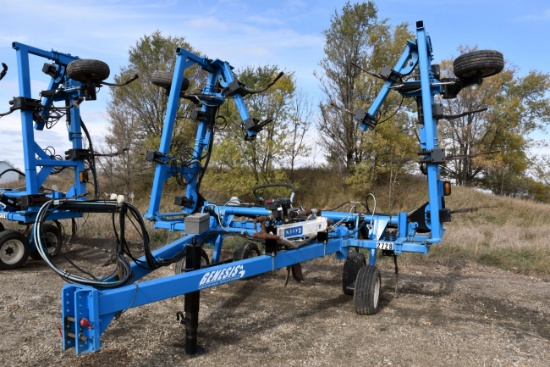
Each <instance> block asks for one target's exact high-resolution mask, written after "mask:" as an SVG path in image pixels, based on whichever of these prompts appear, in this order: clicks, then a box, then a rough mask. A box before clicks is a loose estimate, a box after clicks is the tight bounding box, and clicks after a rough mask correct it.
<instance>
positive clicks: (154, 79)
mask: <svg viewBox="0 0 550 367" xmlns="http://www.w3.org/2000/svg"><path fill="white" fill-rule="evenodd" d="M151 83H153V84H154V85H156V86H158V87H161V88H164V89H166V90H167V91H170V88H172V73H171V72H170V71H163V70H156V71H153V73H152V74H151ZM187 88H189V79H187V78H183V81H182V83H181V91H182V92H183V91H186V90H187Z"/></svg>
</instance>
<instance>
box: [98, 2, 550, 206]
mask: <svg viewBox="0 0 550 367" xmlns="http://www.w3.org/2000/svg"><path fill="white" fill-rule="evenodd" d="M323 34H324V37H325V46H324V57H323V58H322V59H321V60H320V61H319V64H318V69H317V70H316V71H315V76H316V77H317V79H318V80H319V82H320V88H321V95H322V98H321V100H320V101H318V102H313V101H312V99H311V98H310V97H309V95H308V92H307V91H303V90H301V89H300V88H299V86H298V85H297V82H296V78H295V75H294V72H293V71H291V70H290V71H288V70H285V69H282V68H281V67H280V66H278V65H264V66H256V67H245V68H243V69H241V70H236V76H237V78H238V80H239V81H240V82H242V83H243V84H245V85H247V86H248V87H249V88H251V89H254V88H256V89H259V88H261V87H262V86H265V85H267V84H268V83H269V82H270V81H271V80H273V79H274V78H275V77H276V75H277V74H279V72H281V71H284V72H285V75H284V76H283V77H282V78H281V79H279V80H278V81H277V83H276V84H275V85H273V86H272V87H271V88H270V89H268V90H267V91H266V92H264V93H261V94H256V95H252V96H250V97H249V98H248V99H247V101H246V103H247V106H248V108H249V110H250V114H251V115H252V116H254V117H257V118H262V119H265V118H272V119H273V120H274V122H273V123H271V124H269V125H267V126H266V128H265V130H264V131H262V132H261V133H260V134H259V135H258V138H257V139H256V140H255V141H252V142H248V141H244V139H243V132H242V128H241V121H240V119H239V118H238V113H237V111H236V110H235V109H234V107H232V104H228V103H226V104H224V105H223V106H222V107H221V108H220V110H219V112H218V117H217V121H216V126H217V128H216V134H215V144H214V149H213V152H212V156H211V158H210V164H209V171H208V173H207V175H206V176H205V179H204V184H203V187H205V186H208V187H210V188H211V189H212V190H214V191H216V192H219V193H222V194H226V195H229V196H234V195H242V194H245V193H247V192H250V189H251V188H252V187H253V186H256V185H259V184H263V183H273V182H293V183H295V184H299V182H297V178H296V177H295V172H296V169H297V168H299V167H303V166H304V164H305V165H307V163H299V162H307V161H308V160H309V161H311V159H310V158H311V157H310V155H311V154H312V146H313V144H318V145H320V146H321V147H322V148H323V152H324V156H325V161H326V163H323V169H324V170H326V169H329V170H330V171H331V172H334V174H337V175H339V176H340V177H341V178H342V180H341V187H340V188H337V189H345V188H347V187H354V188H361V187H362V188H365V189H366V188H368V187H370V186H371V185H373V184H375V183H381V182H383V183H385V184H386V185H387V186H388V188H389V190H390V192H391V190H392V189H393V187H394V185H395V183H396V182H397V181H398V179H399V178H400V177H403V175H404V174H405V173H408V174H411V173H417V172H419V169H418V165H417V164H415V160H417V159H418V156H417V150H418V143H417V139H418V138H417V135H416V129H417V123H418V121H417V117H416V105H415V104H414V101H412V100H407V99H403V98H402V97H401V96H400V95H399V94H398V93H391V94H390V96H389V97H388V98H387V99H386V102H385V105H384V106H383V108H382V109H381V112H380V116H378V118H379V121H381V122H383V123H380V124H379V125H378V126H377V127H376V129H374V130H371V131H367V132H362V131H361V130H360V129H359V126H358V121H356V120H354V118H353V114H352V112H355V111H357V110H358V109H360V108H361V109H364V110H367V109H368V108H369V106H370V104H371V103H372V101H373V100H374V98H375V96H376V94H377V93H378V91H379V90H380V87H381V85H382V83H383V80H380V79H379V78H376V77H373V76H372V74H376V72H378V71H379V70H380V69H381V68H382V67H383V66H384V65H389V66H393V65H394V64H395V62H396V60H397V59H398V58H399V56H400V55H401V53H402V52H403V49H404V47H405V45H406V42H407V40H409V39H414V35H413V33H411V31H410V30H409V25H408V24H405V23H403V24H398V25H396V26H391V25H390V24H389V20H388V19H380V18H379V17H378V10H377V7H376V4H375V2H374V1H367V2H357V3H351V2H348V3H346V4H345V5H344V6H343V7H342V9H337V10H335V11H334V13H333V15H332V16H331V19H330V26H329V27H328V28H327V29H325V30H324V31H323ZM176 47H183V48H185V49H187V50H189V51H191V52H194V53H197V54H200V50H198V49H195V48H194V47H193V46H192V45H190V44H189V43H188V42H187V41H186V39H185V38H184V37H183V36H178V37H173V36H166V35H163V34H162V33H161V32H160V31H156V32H154V33H153V34H150V35H144V36H143V37H142V38H140V39H139V40H138V41H137V42H136V44H135V45H134V46H132V47H131V48H130V50H129V63H128V65H127V66H124V67H122V68H121V70H120V72H119V73H118V74H117V75H116V77H115V81H116V82H120V81H123V80H126V79H128V78H129V77H131V76H133V75H134V74H136V73H137V74H139V76H140V78H139V79H138V82H134V83H132V84H130V85H128V86H126V87H125V88H117V89H112V90H111V100H110V102H109V104H108V107H107V114H108V119H109V122H110V127H109V129H108V133H107V135H106V139H105V145H106V146H105V147H104V150H106V151H111V152H117V151H122V149H128V151H127V152H126V153H124V154H120V155H117V156H114V157H106V158H103V159H102V160H101V167H102V171H103V176H104V177H106V179H107V184H108V185H110V186H111V188H113V189H114V188H118V189H124V190H127V191H128V192H130V191H134V190H139V189H140V187H136V185H143V187H142V188H146V187H150V185H149V184H150V182H151V181H152V176H153V170H152V166H151V165H152V163H149V162H146V160H145V157H144V154H145V152H146V151H147V150H156V149H158V143H159V139H160V134H161V131H162V125H163V121H164V115H165V112H166V102H167V95H166V90H164V89H162V88H159V87H158V86H155V85H153V84H152V83H151V75H152V73H153V72H154V71H156V70H162V71H173V68H174V62H175V56H174V50H175V49H176ZM472 50H475V46H460V47H459V49H458V52H459V53H461V54H462V53H465V52H469V51H472ZM505 56H506V55H505ZM440 66H441V76H442V77H452V76H454V74H453V60H451V59H449V60H443V61H441V63H440ZM186 77H187V78H188V79H189V80H190V87H189V90H196V91H199V90H200V88H201V87H202V85H203V83H204V74H203V73H202V72H201V70H199V69H196V68H189V69H188V70H187V71H186ZM549 87H550V75H549V74H545V73H542V72H540V71H537V70H533V71H530V72H528V73H527V74H526V75H522V76H520V70H519V69H518V68H517V67H515V66H514V65H513V60H507V65H506V67H505V69H504V70H503V71H502V72H501V73H500V74H498V75H495V76H492V77H490V78H487V79H485V80H484V82H483V83H482V84H481V85H476V86H473V87H470V88H466V89H464V90H462V91H461V92H460V93H459V95H458V97H457V98H454V99H441V100H439V101H438V102H440V103H442V104H443V109H444V115H446V116H453V117H452V118H446V119H441V120H440V121H439V129H440V130H441V136H442V137H443V139H442V141H441V142H440V146H441V147H442V148H444V149H445V151H446V155H447V158H448V159H447V162H446V163H445V165H444V166H443V169H442V175H443V176H445V177H446V178H448V179H450V180H453V181H454V182H455V183H456V184H457V185H465V186H476V187H480V188H483V189H487V190H491V191H492V192H493V193H495V194H499V195H511V196H520V197H531V198H535V199H537V200H540V201H545V202H550V190H549V186H548V183H549V182H550V169H548V168H547V167H548V164H547V163H549V162H550V158H549V157H546V156H542V157H534V156H532V155H531V154H530V148H532V147H533V145H534V144H535V143H536V142H535V141H534V140H533V139H532V138H530V136H532V135H533V134H534V133H537V132H544V131H545V129H546V128H547V127H548V124H549V121H550V99H549V98H548V97H547V91H548V89H549ZM191 107H192V106H191V102H189V101H187V100H185V99H182V100H181V103H180V106H179V111H178V116H177V119H176V128H175V136H174V137H173V140H172V146H171V152H172V154H173V156H174V157H176V158H177V157H178V156H182V157H183V156H184V155H186V154H187V153H186V152H188V150H189V149H192V145H193V142H194V132H195V130H194V128H195V126H196V125H195V123H194V122H193V120H191V119H189V111H190V109H191ZM182 159H183V158H182ZM149 168H151V169H149Z"/></svg>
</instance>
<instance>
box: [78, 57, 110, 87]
mask: <svg viewBox="0 0 550 367" xmlns="http://www.w3.org/2000/svg"><path fill="white" fill-rule="evenodd" d="M110 72H111V71H110V70H109V65H107V64H106V63H104V62H103V61H99V60H93V59H79V60H74V61H71V62H70V63H69V65H67V75H69V78H71V79H74V80H76V81H78V82H81V83H88V82H92V83H99V82H102V81H103V80H105V79H107V78H108V77H109V74H110Z"/></svg>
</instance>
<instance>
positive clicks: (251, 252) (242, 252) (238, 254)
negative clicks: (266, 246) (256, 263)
mask: <svg viewBox="0 0 550 367" xmlns="http://www.w3.org/2000/svg"><path fill="white" fill-rule="evenodd" d="M260 255H261V252H260V248H259V247H258V245H257V244H255V243H254V242H243V243H242V244H240V245H239V247H237V249H236V250H235V252H234V253H233V261H238V260H244V259H249V258H251V257H257V256H260Z"/></svg>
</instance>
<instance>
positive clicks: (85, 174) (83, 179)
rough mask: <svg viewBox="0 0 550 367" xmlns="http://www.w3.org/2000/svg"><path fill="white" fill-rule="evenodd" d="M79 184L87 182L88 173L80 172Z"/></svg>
mask: <svg viewBox="0 0 550 367" xmlns="http://www.w3.org/2000/svg"><path fill="white" fill-rule="evenodd" d="M79 176H80V183H84V182H88V172H86V171H84V172H80V174H79Z"/></svg>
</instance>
